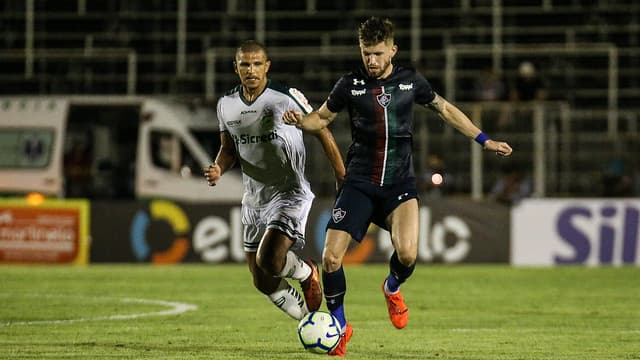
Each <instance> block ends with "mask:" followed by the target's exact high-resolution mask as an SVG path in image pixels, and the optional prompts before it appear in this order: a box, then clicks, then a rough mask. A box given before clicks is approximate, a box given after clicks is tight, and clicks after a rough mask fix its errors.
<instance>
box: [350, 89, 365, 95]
mask: <svg viewBox="0 0 640 360" xmlns="http://www.w3.org/2000/svg"><path fill="white" fill-rule="evenodd" d="M366 93H367V90H365V89H362V90H351V95H352V96H361V95H364V94H366Z"/></svg>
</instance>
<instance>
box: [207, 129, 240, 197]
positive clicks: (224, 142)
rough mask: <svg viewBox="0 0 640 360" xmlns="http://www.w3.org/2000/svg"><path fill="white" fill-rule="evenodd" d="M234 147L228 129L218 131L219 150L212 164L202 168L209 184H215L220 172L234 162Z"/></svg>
mask: <svg viewBox="0 0 640 360" xmlns="http://www.w3.org/2000/svg"><path fill="white" fill-rule="evenodd" d="M236 160H237V158H236V148H235V146H234V145H233V139H232V138H231V135H229V132H228V131H222V132H220V150H219V151H218V155H217V156H216V159H215V161H214V162H213V164H211V165H209V167H208V168H206V169H204V177H205V179H207V183H208V184H209V186H216V184H217V183H218V181H219V180H220V177H221V176H222V174H224V172H225V171H227V170H228V169H230V168H231V167H233V165H234V164H235V163H236Z"/></svg>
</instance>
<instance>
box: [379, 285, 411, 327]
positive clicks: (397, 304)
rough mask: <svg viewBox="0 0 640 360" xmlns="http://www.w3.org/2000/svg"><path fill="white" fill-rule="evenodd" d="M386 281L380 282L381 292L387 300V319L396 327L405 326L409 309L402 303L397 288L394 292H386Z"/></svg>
mask: <svg viewBox="0 0 640 360" xmlns="http://www.w3.org/2000/svg"><path fill="white" fill-rule="evenodd" d="M386 282H387V280H386V279H385V281H383V282H382V293H383V294H384V299H385V300H386V301H387V309H388V310H389V319H390V320H391V323H392V324H393V326H395V327H396V329H402V328H404V327H405V326H407V322H409V309H408V308H407V305H406V304H405V303H404V298H403V297H402V293H400V291H399V290H398V292H397V293H395V294H387V292H386V291H385V290H384V288H385V284H386Z"/></svg>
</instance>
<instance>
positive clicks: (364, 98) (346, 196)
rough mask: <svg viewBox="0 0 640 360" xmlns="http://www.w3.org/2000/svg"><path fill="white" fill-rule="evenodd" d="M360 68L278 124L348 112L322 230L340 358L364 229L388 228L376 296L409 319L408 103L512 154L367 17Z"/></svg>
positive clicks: (318, 124)
mask: <svg viewBox="0 0 640 360" xmlns="http://www.w3.org/2000/svg"><path fill="white" fill-rule="evenodd" d="M358 40H359V45H360V55H361V60H362V65H363V66H360V67H359V68H358V69H357V70H356V71H353V72H350V73H348V74H346V75H344V76H343V77H341V78H340V79H339V80H338V81H337V83H336V84H335V86H334V88H333V90H332V91H331V93H330V94H329V97H328V99H327V100H326V101H325V103H324V104H323V105H322V106H321V107H320V109H318V110H316V111H314V112H311V113H310V114H307V115H303V114H302V112H294V111H287V112H285V114H284V120H285V122H287V123H289V124H292V125H296V126H298V127H300V128H303V129H305V130H308V131H317V130H321V129H324V128H326V127H327V126H328V125H329V123H331V122H332V121H333V120H334V119H336V117H337V115H338V112H340V111H342V110H346V109H348V112H349V115H350V121H351V134H352V144H351V146H350V147H349V156H348V160H347V173H346V177H345V182H344V184H343V186H342V189H340V192H339V195H338V198H337V199H336V203H335V205H334V209H333V212H332V216H331V218H330V219H329V223H328V224H327V233H326V239H325V246H324V251H323V259H322V267H323V271H322V279H323V284H324V286H325V292H324V294H325V299H326V303H327V308H328V309H329V310H330V311H331V313H332V314H333V315H334V316H336V318H337V319H338V320H339V321H340V325H341V327H342V329H343V333H342V335H341V340H340V343H339V344H338V346H337V347H336V348H335V349H334V350H333V351H332V352H331V353H330V355H335V356H345V355H346V344H347V342H348V341H349V339H350V338H351V335H352V333H353V328H352V327H351V325H350V324H349V323H348V322H347V320H346V317H345V314H344V306H343V304H344V295H345V293H346V291H347V285H346V278H345V274H344V270H343V267H342V262H343V259H344V256H345V254H346V252H347V249H348V248H349V245H350V243H351V239H355V240H356V241H357V242H360V241H361V240H362V238H363V237H364V235H365V234H366V231H367V229H368V228H369V225H370V223H372V222H373V223H375V224H376V225H378V226H380V227H382V228H384V229H386V230H389V232H390V233H391V239H393V240H392V245H393V247H394V250H395V251H394V252H393V254H392V255H391V258H390V260H389V273H388V274H387V276H386V278H384V279H383V282H382V289H381V290H382V293H383V296H384V299H385V302H386V304H387V310H388V314H389V318H390V320H391V323H392V324H393V326H394V327H396V328H398V329H402V328H404V327H405V326H406V325H407V322H408V319H409V313H408V309H407V306H406V304H405V302H404V299H403V296H402V294H401V293H400V285H401V284H402V283H403V282H405V281H406V280H407V279H408V278H409V277H410V276H411V274H412V273H413V270H414V268H415V263H416V258H417V255H418V254H417V251H418V231H419V229H418V226H419V222H418V200H417V196H418V194H417V185H416V176H415V173H414V167H413V158H412V152H413V149H412V144H413V138H412V132H411V131H412V128H413V111H414V110H413V104H414V103H415V104H419V105H422V106H425V107H427V108H429V109H431V110H433V111H434V112H436V113H437V114H438V115H439V116H440V118H441V119H442V120H443V121H444V122H446V123H448V124H449V125H451V126H453V127H454V128H456V129H457V130H458V131H460V132H461V133H462V134H464V135H466V136H467V137H469V138H472V139H475V140H476V141H477V142H478V143H479V144H481V145H482V146H483V147H484V149H486V150H489V151H491V152H494V153H496V154H498V155H502V156H508V155H510V154H511V147H510V146H509V144H507V143H505V142H501V141H494V140H491V139H489V138H488V137H487V136H486V135H485V134H484V133H483V132H482V131H481V130H480V129H479V128H478V127H476V126H475V125H474V124H473V122H471V120H470V119H469V118H468V117H467V116H466V115H465V114H464V113H463V112H462V111H460V110H459V109H458V108H457V107H455V106H454V105H453V104H451V103H449V102H448V101H446V100H445V99H444V98H442V97H441V96H439V95H438V94H436V93H435V92H434V91H433V89H432V87H431V85H430V84H429V82H428V81H427V80H426V79H425V78H424V76H423V75H422V74H421V73H419V72H418V71H416V70H415V69H414V68H408V67H403V66H400V65H397V64H394V63H393V62H392V60H393V57H394V56H395V55H396V53H397V51H398V46H397V45H396V44H395V41H394V25H393V23H392V22H391V21H390V20H389V19H382V18H378V17H371V18H369V19H367V20H366V21H365V22H363V23H362V24H361V25H360V28H359V31H358Z"/></svg>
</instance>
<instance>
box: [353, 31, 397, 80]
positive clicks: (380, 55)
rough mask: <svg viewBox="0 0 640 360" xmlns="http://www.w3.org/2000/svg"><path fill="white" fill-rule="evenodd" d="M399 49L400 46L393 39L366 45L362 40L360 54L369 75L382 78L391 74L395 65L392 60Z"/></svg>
mask: <svg viewBox="0 0 640 360" xmlns="http://www.w3.org/2000/svg"><path fill="white" fill-rule="evenodd" d="M397 51H398V47H397V46H396V45H394V44H393V40H388V41H382V42H379V43H377V44H375V45H368V46H367V45H365V44H363V43H362V42H360V54H361V55H362V63H363V64H364V67H365V69H367V73H368V74H369V76H371V77H373V78H376V79H380V78H386V77H387V76H389V74H391V70H393V67H392V66H391V60H392V59H393V57H394V56H395V54H396V52H397Z"/></svg>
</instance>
